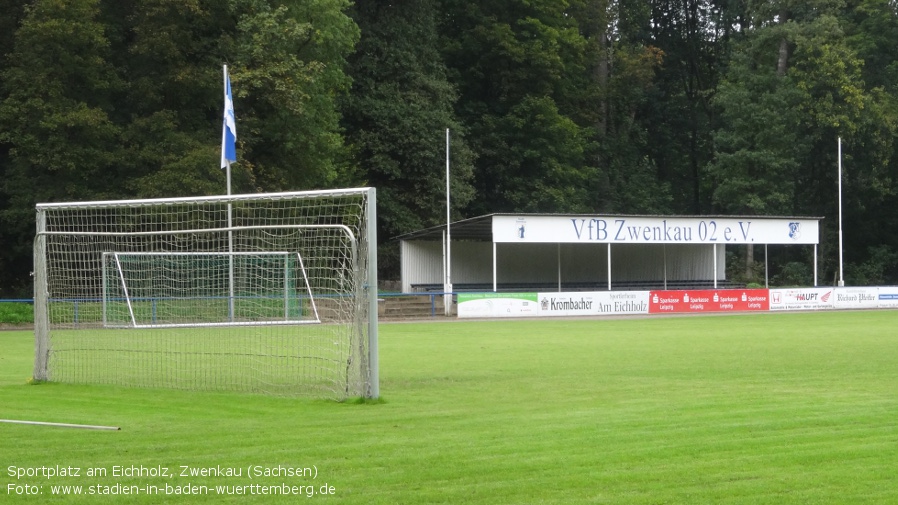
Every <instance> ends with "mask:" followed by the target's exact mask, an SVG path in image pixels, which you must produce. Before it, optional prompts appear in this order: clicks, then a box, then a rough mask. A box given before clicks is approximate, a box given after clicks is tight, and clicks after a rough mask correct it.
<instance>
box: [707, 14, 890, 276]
mask: <svg viewBox="0 0 898 505" xmlns="http://www.w3.org/2000/svg"><path fill="white" fill-rule="evenodd" d="M765 7H766V6H765ZM780 7H781V8H779V9H776V10H775V11H773V10H770V9H759V10H757V11H756V12H755V13H754V14H755V15H754V17H753V25H752V27H751V28H750V29H749V30H747V31H746V33H745V35H744V38H742V39H741V40H740V41H739V42H738V43H737V44H736V46H735V47H734V56H733V58H732V60H731V64H730V66H729V70H728V72H727V76H726V81H725V82H724V84H722V86H721V88H720V91H719V93H718V95H717V98H716V104H717V105H718V106H719V107H720V110H721V117H722V119H723V121H722V127H721V128H720V129H719V130H718V133H717V135H716V141H717V153H716V158H715V160H714V161H713V162H712V163H710V164H709V165H708V167H709V170H710V175H711V177H712V178H713V180H714V182H715V184H716V186H715V192H714V198H715V203H716V205H718V206H719V208H720V209H722V210H725V211H728V212H751V213H761V214H781V215H791V214H802V215H808V214H811V215H821V216H833V217H834V216H836V215H837V209H836V201H837V198H836V196H837V195H836V193H835V192H836V188H837V181H836V173H837V172H836V170H835V167H836V164H837V160H836V138H837V137H839V136H841V137H842V138H843V139H845V142H846V145H847V146H851V145H854V146H861V145H863V146H864V147H865V148H864V150H863V151H864V152H863V153H860V152H859V151H858V158H859V159H863V160H865V162H864V165H865V166H864V167H856V168H854V169H853V170H850V171H849V172H848V173H847V174H846V175H845V176H844V182H845V183H846V191H845V196H846V200H845V205H846V208H847V209H855V210H860V209H861V208H863V207H864V206H865V205H866V202H867V201H870V202H875V201H882V199H883V197H884V196H885V195H887V194H888V192H889V191H890V190H889V186H890V181H889V178H888V176H886V172H887V170H886V169H887V167H888V166H889V164H890V163H891V162H890V159H891V157H892V154H893V153H892V151H893V146H892V140H891V139H892V137H893V136H894V120H893V119H890V114H889V109H890V106H889V105H888V102H887V101H884V100H883V99H882V98H883V94H882V93H881V91H879V90H876V89H868V88H867V87H866V85H865V82H864V79H863V76H862V71H861V69H862V67H863V64H862V61H861V60H860V59H859V58H858V57H857V54H856V53H855V52H854V50H853V49H852V48H851V46H850V45H849V44H848V39H847V38H846V37H845V35H844V29H843V22H842V19H843V18H841V17H840V14H841V11H840V7H841V6H840V3H839V2H827V1H825V0H824V1H821V2H817V3H815V4H814V5H810V6H809V5H806V4H795V5H792V4H790V3H789V2H784V3H783V5H782V6H780ZM774 12H776V13H774ZM784 12H785V13H786V14H785V15H784V14H783V13H784ZM784 40H785V47H786V49H785V50H784V49H783V47H784V42H783V41H784ZM784 58H785V61H784ZM852 188H853V190H852ZM836 224H837V221H836V220H828V221H825V222H824V226H825V229H824V234H823V236H824V243H823V246H822V251H823V254H824V256H825V261H824V264H823V266H824V268H832V267H833V266H834V264H835V257H836V255H837V254H836V253H837V249H836V244H835V240H834V239H835V237H836V232H835V227H836ZM826 237H831V238H832V240H826Z"/></svg>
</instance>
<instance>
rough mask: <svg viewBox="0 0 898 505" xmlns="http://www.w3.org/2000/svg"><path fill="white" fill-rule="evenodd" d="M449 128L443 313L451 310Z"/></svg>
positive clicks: (448, 313) (447, 131) (447, 138)
mask: <svg viewBox="0 0 898 505" xmlns="http://www.w3.org/2000/svg"><path fill="white" fill-rule="evenodd" d="M449 202H450V199H449V128H446V285H445V286H444V288H443V291H444V292H445V293H444V294H443V307H444V310H445V314H446V315H447V316H448V315H450V311H451V310H452V249H451V245H450V244H451V243H452V235H451V233H450V231H449V225H450V222H451V218H450V213H449Z"/></svg>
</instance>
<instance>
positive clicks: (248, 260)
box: [103, 251, 321, 328]
mask: <svg viewBox="0 0 898 505" xmlns="http://www.w3.org/2000/svg"><path fill="white" fill-rule="evenodd" d="M231 274H233V275H231ZM232 287H233V289H232ZM320 322H321V318H320V316H319V314H318V307H317V305H316V304H315V296H314V294H313V293H312V287H311V285H310V284H309V278H308V275H307V272H306V270H305V268H304V266H303V262H302V255H301V254H300V253H298V252H297V253H289V252H283V251H282V252H267V253H266V252H261V253H248V252H234V253H215V252H199V253H191V252H180V253H178V252H159V253H153V252H136V253H127V252H104V253H103V325H104V326H106V327H119V328H122V327H127V328H164V327H178V326H229V325H257V324H301V323H320Z"/></svg>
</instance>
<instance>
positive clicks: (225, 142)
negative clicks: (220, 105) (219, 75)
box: [221, 65, 237, 168]
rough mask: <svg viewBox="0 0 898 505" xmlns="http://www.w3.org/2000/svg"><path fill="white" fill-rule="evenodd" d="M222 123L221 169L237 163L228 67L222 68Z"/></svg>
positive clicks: (235, 131)
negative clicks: (234, 162)
mask: <svg viewBox="0 0 898 505" xmlns="http://www.w3.org/2000/svg"><path fill="white" fill-rule="evenodd" d="M224 88H225V94H224V121H223V123H222V126H221V168H225V167H226V166H228V162H231V161H237V119H236V117H234V100H233V99H232V98H231V78H230V77H228V66H227V65H225V66H224Z"/></svg>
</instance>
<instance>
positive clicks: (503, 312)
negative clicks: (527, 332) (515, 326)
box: [458, 293, 538, 318]
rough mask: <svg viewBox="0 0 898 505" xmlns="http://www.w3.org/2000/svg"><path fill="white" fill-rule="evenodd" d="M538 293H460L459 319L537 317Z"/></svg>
mask: <svg viewBox="0 0 898 505" xmlns="http://www.w3.org/2000/svg"><path fill="white" fill-rule="evenodd" d="M537 306H538V303H537V294H536V293H459V294H458V317H459V318H465V317H529V316H536V315H537Z"/></svg>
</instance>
